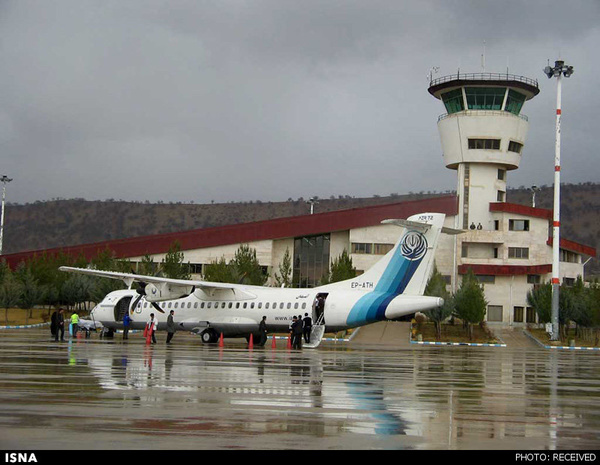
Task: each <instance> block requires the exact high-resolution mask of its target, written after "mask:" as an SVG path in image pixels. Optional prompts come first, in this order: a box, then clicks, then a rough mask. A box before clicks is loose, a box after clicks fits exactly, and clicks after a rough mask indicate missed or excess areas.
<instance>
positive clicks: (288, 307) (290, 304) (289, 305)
mask: <svg viewBox="0 0 600 465" xmlns="http://www.w3.org/2000/svg"><path fill="white" fill-rule="evenodd" d="M290 308H292V303H291V302H288V304H287V309H288V310H289V309H290Z"/></svg>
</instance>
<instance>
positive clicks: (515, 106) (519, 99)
mask: <svg viewBox="0 0 600 465" xmlns="http://www.w3.org/2000/svg"><path fill="white" fill-rule="evenodd" d="M523 103H525V95H523V94H522V93H520V92H516V91H514V90H512V89H509V90H508V97H507V98H506V106H505V107H504V111H509V112H511V113H513V114H515V115H518V114H519V113H520V112H521V108H522V107H523Z"/></svg>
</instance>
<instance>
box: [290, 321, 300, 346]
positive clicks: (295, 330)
mask: <svg viewBox="0 0 600 465" xmlns="http://www.w3.org/2000/svg"><path fill="white" fill-rule="evenodd" d="M292 349H302V320H299V319H298V317H296V315H294V322H293V323H292Z"/></svg>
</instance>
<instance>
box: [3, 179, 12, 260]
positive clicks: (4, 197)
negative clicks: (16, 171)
mask: <svg viewBox="0 0 600 465" xmlns="http://www.w3.org/2000/svg"><path fill="white" fill-rule="evenodd" d="M0 181H2V184H3V186H2V217H1V218H0V255H2V240H3V238H4V199H6V184H7V183H9V182H11V181H12V179H11V178H9V177H8V176H6V175H3V176H2V177H1V178H0Z"/></svg>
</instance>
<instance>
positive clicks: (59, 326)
mask: <svg viewBox="0 0 600 465" xmlns="http://www.w3.org/2000/svg"><path fill="white" fill-rule="evenodd" d="M59 333H60V340H61V341H64V340H65V311H64V310H63V309H62V308H59V309H58V314H57V315H56V334H55V336H54V340H55V341H58V335H59Z"/></svg>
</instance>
